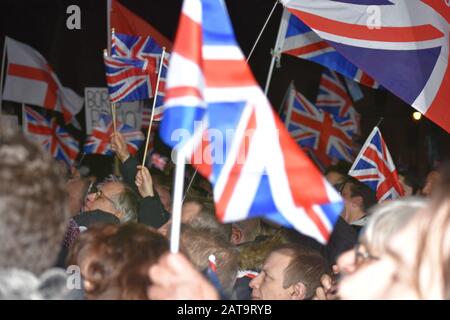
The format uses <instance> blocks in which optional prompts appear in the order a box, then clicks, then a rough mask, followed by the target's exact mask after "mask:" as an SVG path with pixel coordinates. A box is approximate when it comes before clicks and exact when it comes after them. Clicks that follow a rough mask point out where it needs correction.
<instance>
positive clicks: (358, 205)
mask: <svg viewBox="0 0 450 320" xmlns="http://www.w3.org/2000/svg"><path fill="white" fill-rule="evenodd" d="M340 191H341V195H342V198H343V199H344V203H345V208H344V212H343V213H342V217H343V218H344V220H345V221H346V222H347V223H348V224H350V225H352V226H353V227H354V228H355V229H356V230H357V231H358V232H359V230H360V229H361V228H362V227H363V226H364V225H365V223H366V221H367V219H368V217H367V210H368V209H369V208H370V207H371V206H373V205H375V204H376V203H377V198H376V194H375V192H374V191H373V190H372V189H370V188H369V187H368V186H367V185H365V184H364V183H362V182H360V181H359V180H357V179H355V178H353V177H350V176H348V177H347V178H346V180H345V182H344V183H343V184H342V188H341V190H340Z"/></svg>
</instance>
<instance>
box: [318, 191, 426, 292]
mask: <svg viewBox="0 0 450 320" xmlns="http://www.w3.org/2000/svg"><path fill="white" fill-rule="evenodd" d="M425 206H426V201H425V200H423V199H421V198H416V197H411V198H403V199H400V200H395V201H389V202H384V203H382V204H379V205H377V206H375V207H373V208H372V210H370V211H371V212H369V216H370V219H369V220H368V222H367V225H366V226H365V227H364V228H363V229H362V230H361V233H360V236H359V238H358V243H357V245H356V246H355V248H354V249H352V250H349V251H347V252H345V253H343V254H342V255H341V256H340V257H339V259H338V263H337V265H336V266H334V267H333V271H334V273H335V274H334V275H333V277H330V276H328V275H324V276H323V277H322V280H321V282H322V287H320V288H319V289H318V290H316V297H315V298H316V299H336V298H338V296H337V280H338V279H339V281H340V283H339V297H342V298H347V297H348V296H347V295H348V294H350V295H352V297H351V298H352V299H358V298H359V299H365V298H368V297H370V285H369V283H370V282H371V280H373V277H372V279H366V278H365V276H364V273H363V272H361V271H362V270H364V269H366V268H370V266H371V264H372V263H373V262H375V261H377V260H378V259H379V257H380V256H382V255H383V254H384V253H385V252H386V250H387V247H388V244H389V242H390V240H391V239H392V237H393V236H394V235H395V234H396V233H398V232H399V231H400V230H401V229H402V228H403V227H404V226H405V225H406V224H407V222H408V221H409V220H410V219H411V218H412V217H413V216H414V215H415V214H416V212H417V211H418V210H420V209H423V208H425ZM361 276H362V277H363V278H361V281H363V282H365V283H367V286H366V288H365V289H364V290H361V288H360V287H358V288H355V287H354V286H353V284H355V282H354V281H353V280H354V279H357V280H359V278H360V277H361ZM358 283H359V281H358ZM374 285H375V286H376V283H374ZM366 295H367V296H366Z"/></svg>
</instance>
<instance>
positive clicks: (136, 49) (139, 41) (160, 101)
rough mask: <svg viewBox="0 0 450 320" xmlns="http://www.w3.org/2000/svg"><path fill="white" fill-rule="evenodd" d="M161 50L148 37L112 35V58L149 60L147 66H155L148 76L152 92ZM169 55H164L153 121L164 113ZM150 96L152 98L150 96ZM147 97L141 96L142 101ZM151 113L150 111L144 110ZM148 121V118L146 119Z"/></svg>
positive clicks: (157, 119) (145, 123) (144, 122)
mask: <svg viewBox="0 0 450 320" xmlns="http://www.w3.org/2000/svg"><path fill="white" fill-rule="evenodd" d="M162 51H163V50H162V48H161V47H160V46H159V45H158V44H157V43H156V41H155V40H153V39H152V38H150V37H143V36H130V35H126V34H119V33H113V36H112V49H111V55H112V56H113V57H116V56H117V57H123V58H129V59H139V60H144V61H145V60H150V62H149V64H151V65H155V68H154V73H153V74H152V75H150V78H149V79H150V85H151V87H152V92H154V91H155V90H156V81H157V78H158V71H159V64H160V63H161V56H162ZM169 58H170V54H168V53H167V52H166V53H165V55H164V59H163V66H162V68H161V76H160V79H159V87H158V92H156V97H155V99H156V104H155V114H154V117H153V120H154V121H160V120H161V119H162V115H163V111H164V90H165V83H166V74H167V68H168V67H169ZM151 96H154V94H152V95H151ZM146 98H147V96H145V95H143V96H142V99H146ZM146 111H147V113H151V110H146ZM144 119H147V118H143V120H144ZM148 119H149V118H148ZM143 127H148V122H146V121H143Z"/></svg>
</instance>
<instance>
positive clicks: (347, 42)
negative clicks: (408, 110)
mask: <svg viewBox="0 0 450 320" xmlns="http://www.w3.org/2000/svg"><path fill="white" fill-rule="evenodd" d="M281 2H282V3H283V5H284V6H286V7H287V8H288V9H289V11H290V12H291V13H292V14H294V15H295V16H297V17H298V18H299V19H301V20H302V21H303V22H304V23H305V24H307V25H308V26H309V27H310V28H311V29H312V30H314V31H315V32H316V33H317V34H318V35H319V36H320V37H321V38H322V39H324V40H326V41H327V42H328V44H330V45H331V46H332V47H333V48H334V49H335V50H336V51H338V52H339V53H340V54H342V55H343V56H345V57H346V58H347V59H348V60H349V61H350V62H352V63H353V64H355V65H356V66H357V67H359V68H361V69H362V70H364V71H365V72H366V73H367V74H369V75H370V76H371V77H372V78H374V79H375V80H376V81H377V82H379V83H380V85H382V86H383V87H384V88H386V89H387V90H389V91H391V92H392V93H394V94H395V95H397V96H398V97H400V98H401V99H402V100H403V101H405V102H406V103H408V104H409V105H411V106H412V107H414V108H415V109H417V110H418V111H419V112H421V113H422V114H424V115H425V116H426V117H428V118H429V119H430V120H432V121H434V122H435V123H437V124H438V125H440V126H441V127H442V128H443V129H445V130H446V131H447V132H450V108H448V101H450V90H449V89H448V88H449V87H450V69H449V64H448V61H449V54H450V49H449V47H450V40H449V39H450V34H449V32H450V28H449V23H450V13H449V5H448V1H439V0H397V1H388V0H364V1H358V2H355V1H348V0H335V1H328V0H281ZM374 5H376V7H374ZM374 9H376V11H377V14H374ZM375 13H376V12H375ZM377 16H378V17H379V19H377Z"/></svg>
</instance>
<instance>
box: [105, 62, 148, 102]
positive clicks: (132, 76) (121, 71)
mask: <svg viewBox="0 0 450 320" xmlns="http://www.w3.org/2000/svg"><path fill="white" fill-rule="evenodd" d="M103 59H104V61H105V69H106V83H107V85H108V92H109V97H110V100H111V102H112V103H116V102H120V101H136V100H144V99H149V98H151V97H152V96H153V91H152V88H153V87H154V86H152V83H155V79H154V77H155V69H156V65H155V61H154V60H140V59H132V58H124V57H116V56H111V57H110V56H106V55H105V56H104V57H103Z"/></svg>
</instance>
